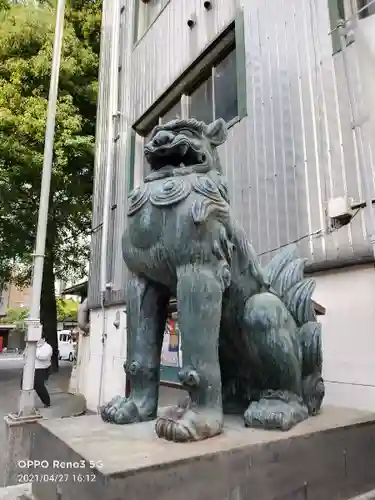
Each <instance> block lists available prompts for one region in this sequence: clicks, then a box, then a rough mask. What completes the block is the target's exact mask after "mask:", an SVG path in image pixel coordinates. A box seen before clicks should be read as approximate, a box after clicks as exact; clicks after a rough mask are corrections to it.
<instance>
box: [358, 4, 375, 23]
mask: <svg viewBox="0 0 375 500" xmlns="http://www.w3.org/2000/svg"><path fill="white" fill-rule="evenodd" d="M356 4H357V5H356V10H357V11H360V12H359V14H358V17H359V19H365V18H366V17H369V16H372V15H374V14H375V2H374V3H371V2H370V0H356Z"/></svg>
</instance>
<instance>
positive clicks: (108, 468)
mask: <svg viewBox="0 0 375 500" xmlns="http://www.w3.org/2000/svg"><path fill="white" fill-rule="evenodd" d="M32 458H33V459H37V460H40V461H42V460H45V461H46V463H47V462H48V467H47V468H43V469H37V470H36V471H35V472H36V473H37V474H38V482H34V484H33V493H34V494H35V496H36V497H37V498H38V499H39V500H55V499H59V500H76V499H77V498H81V499H82V500H102V499H104V498H105V499H106V500H122V499H123V500H125V499H131V500H147V499H152V500H203V499H204V500H271V499H272V500H306V499H308V500H334V499H348V498H350V497H352V496H354V495H357V494H360V493H362V492H365V491H368V490H370V489H371V488H374V487H375V474H374V463H375V415H374V414H368V413H363V412H359V411H355V410H348V409H343V408H329V407H327V408H325V409H324V411H323V412H322V414H321V415H319V416H318V417H315V418H311V419H309V420H307V421H305V422H303V423H301V424H299V425H298V426H296V427H295V428H294V429H292V430H291V431H289V432H287V433H282V432H277V431H261V430H253V429H245V428H244V427H243V423H242V419H240V418H233V417H228V418H226V421H225V432H224V433H223V435H221V436H219V437H216V438H213V439H209V440H207V441H202V442H199V443H188V444H177V443H169V442H166V441H163V440H160V439H158V438H157V437H156V435H155V432H154V423H153V422H148V423H142V424H134V425H129V426H116V425H111V424H106V423H104V422H102V421H101V419H100V417H98V416H96V415H92V416H83V417H78V418H74V419H64V420H49V421H43V422H40V423H39V424H37V433H36V435H35V439H34V443H33V448H32ZM43 475H44V477H45V480H43Z"/></svg>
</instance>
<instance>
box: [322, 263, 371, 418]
mask: <svg viewBox="0 0 375 500" xmlns="http://www.w3.org/2000/svg"><path fill="white" fill-rule="evenodd" d="M316 281H317V287H316V292H315V299H316V300H317V301H319V302H320V303H322V304H324V306H325V307H326V308H327V314H326V316H324V317H322V318H321V322H322V324H323V356H324V360H323V361H324V365H323V366H324V372H323V375H324V379H325V383H326V399H325V401H326V404H333V405H336V406H346V407H352V408H359V409H364V410H370V411H375V371H374V356H373V354H374V352H375V327H374V325H375V308H374V297H375V270H374V267H373V266H372V265H371V266H358V267H357V266H355V267H352V268H347V269H343V270H336V271H330V272H327V273H319V274H317V275H316Z"/></svg>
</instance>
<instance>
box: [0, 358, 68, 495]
mask: <svg viewBox="0 0 375 500" xmlns="http://www.w3.org/2000/svg"><path fill="white" fill-rule="evenodd" d="M22 368H23V358H22V356H16V355H11V354H9V355H8V354H0V470H2V469H3V467H4V465H3V463H2V460H3V454H2V453H1V450H2V449H3V448H4V446H5V422H4V417H5V416H6V415H7V414H8V413H11V412H15V411H17V409H18V400H19V395H20V383H21V377H22ZM71 368H72V363H69V362H67V361H61V362H60V370H59V372H58V373H56V374H53V375H52V376H51V378H50V382H49V385H50V386H51V387H53V388H56V387H61V389H65V388H66V386H67V384H68V382H69V377H70V372H71ZM0 486H3V485H2V484H0Z"/></svg>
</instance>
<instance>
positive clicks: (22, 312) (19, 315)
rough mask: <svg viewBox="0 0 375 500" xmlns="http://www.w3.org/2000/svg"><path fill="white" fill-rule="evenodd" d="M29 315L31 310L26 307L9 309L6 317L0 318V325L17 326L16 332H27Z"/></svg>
mask: <svg viewBox="0 0 375 500" xmlns="http://www.w3.org/2000/svg"><path fill="white" fill-rule="evenodd" d="M28 315H29V309H27V308H25V307H20V308H14V309H11V308H10V309H8V310H7V312H6V315H5V316H4V317H3V318H0V323H2V324H7V325H8V324H10V325H16V330H17V331H19V332H24V331H26V320H27V317H28Z"/></svg>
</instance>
